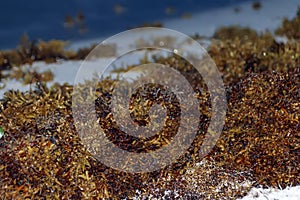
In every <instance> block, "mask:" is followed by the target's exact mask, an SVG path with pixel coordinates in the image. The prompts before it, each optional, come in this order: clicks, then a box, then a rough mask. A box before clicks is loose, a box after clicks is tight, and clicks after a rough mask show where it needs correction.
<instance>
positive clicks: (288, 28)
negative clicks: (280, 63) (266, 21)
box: [275, 6, 300, 40]
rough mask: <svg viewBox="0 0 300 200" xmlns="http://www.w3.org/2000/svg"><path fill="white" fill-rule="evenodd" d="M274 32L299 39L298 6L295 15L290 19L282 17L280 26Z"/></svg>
mask: <svg viewBox="0 0 300 200" xmlns="http://www.w3.org/2000/svg"><path fill="white" fill-rule="evenodd" d="M275 33H276V34H277V35H281V36H286V37H287V38H289V39H295V40H299V39H300V6H299V7H298V11H297V14H296V16H295V17H294V18H293V19H291V20H289V19H287V18H284V19H283V22H282V25H281V27H279V28H278V29H277V30H276V31H275Z"/></svg>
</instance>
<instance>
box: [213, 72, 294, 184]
mask: <svg viewBox="0 0 300 200" xmlns="http://www.w3.org/2000/svg"><path fill="white" fill-rule="evenodd" d="M298 76H299V68H296V69H291V70H289V71H287V72H283V73H277V72H273V73H271V74H270V73H269V72H264V73H261V74H249V75H247V76H246V77H245V78H243V79H242V80H241V81H240V82H239V83H238V84H237V85H236V86H234V87H233V92H232V94H231V99H230V102H229V110H228V114H227V119H226V124H225V128H224V131H223V134H222V137H221V138H220V139H219V141H218V143H217V145H216V148H215V155H213V156H212V157H211V159H213V160H215V161H217V163H222V162H223V165H224V166H225V168H231V169H235V170H238V171H247V170H249V172H250V173H251V174H252V177H253V178H254V180H255V184H257V185H262V186H264V187H268V186H272V187H278V186H279V185H280V186H281V187H287V186H290V185H299V183H300V182H299V177H300V174H299V172H300V168H299V162H300V161H299V150H300V146H299V143H300V137H299V133H300V132H299V131H300V128H299V113H300V112H299V111H300V105H299V98H300V93H299V91H300V90H299V89H300V88H299V87H300V82H299V77H298Z"/></svg>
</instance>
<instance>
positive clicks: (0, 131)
mask: <svg viewBox="0 0 300 200" xmlns="http://www.w3.org/2000/svg"><path fill="white" fill-rule="evenodd" d="M3 136H4V130H3V128H2V127H0V139H1V138H2V137H3Z"/></svg>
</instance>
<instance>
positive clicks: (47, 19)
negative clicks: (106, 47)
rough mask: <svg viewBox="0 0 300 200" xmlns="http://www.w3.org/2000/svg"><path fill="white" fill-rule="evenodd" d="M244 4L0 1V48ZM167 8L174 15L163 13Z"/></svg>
mask: <svg viewBox="0 0 300 200" xmlns="http://www.w3.org/2000/svg"><path fill="white" fill-rule="evenodd" d="M244 1H247V0H214V1H209V0H206V1H202V0H161V1H158V0H157V1H154V0H152V1H150V0H111V1H103V0H52V1H42V0H30V1H24V0H9V1H4V0H1V1H0V49H7V48H14V47H16V46H17V45H18V44H19V39H20V36H21V35H23V34H24V33H27V34H28V35H29V37H30V38H31V39H34V40H38V39H43V40H49V39H62V40H70V41H76V40H84V39H88V38H94V37H106V36H110V35H112V34H116V33H119V32H121V31H124V30H127V29H128V28H130V27H135V26H137V25H141V24H143V23H146V22H157V21H161V20H164V19H171V18H179V17H180V16H181V15H182V14H183V13H191V14H192V13H194V12H201V11H207V10H209V9H214V8H219V7H223V6H228V5H232V4H236V3H240V2H244ZM117 5H120V6H117ZM167 7H172V8H173V9H174V12H172V13H171V14H167V13H166V12H165V10H166V8H167ZM79 13H83V15H84V20H82V21H81V22H77V23H76V24H75V25H74V26H73V27H65V26H64V22H65V18H66V16H70V17H71V18H72V19H74V18H76V16H78V14H79Z"/></svg>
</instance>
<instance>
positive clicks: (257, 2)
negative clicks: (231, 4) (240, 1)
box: [252, 1, 262, 10]
mask: <svg viewBox="0 0 300 200" xmlns="http://www.w3.org/2000/svg"><path fill="white" fill-rule="evenodd" d="M261 7H262V5H261V3H260V2H259V1H255V2H253V4H252V8H253V10H260V9H261Z"/></svg>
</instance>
